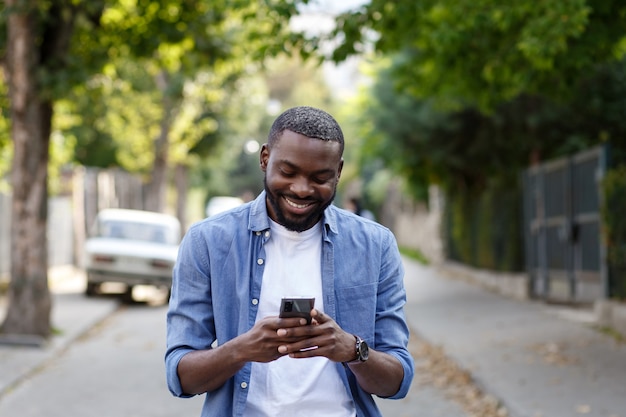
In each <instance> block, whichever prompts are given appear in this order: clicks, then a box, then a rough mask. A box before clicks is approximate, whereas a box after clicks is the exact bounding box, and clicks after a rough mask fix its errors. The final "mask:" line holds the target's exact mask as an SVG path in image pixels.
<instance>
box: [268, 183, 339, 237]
mask: <svg viewBox="0 0 626 417" xmlns="http://www.w3.org/2000/svg"><path fill="white" fill-rule="evenodd" d="M263 185H264V187H265V193H266V195H267V201H269V203H270V205H271V206H272V208H273V209H274V213H276V222H277V223H278V224H280V225H281V226H283V227H284V228H286V229H287V230H291V231H292V232H304V231H305V230H308V229H310V228H311V227H313V226H315V224H316V223H317V222H318V221H319V220H320V219H321V218H322V216H323V215H324V210H326V208H327V207H328V206H330V204H331V203H332V202H333V200H334V199H335V195H336V194H337V184H335V188H334V189H333V195H332V196H331V197H330V199H329V200H328V201H326V202H325V203H323V204H321V205H320V206H319V208H317V209H316V210H313V211H312V212H311V213H310V214H308V215H307V216H304V217H301V218H297V219H296V218H293V217H292V218H288V217H287V216H286V215H285V212H284V211H283V209H282V208H281V206H280V204H279V199H281V198H282V196H283V194H281V195H276V194H274V193H272V191H271V190H270V189H269V188H268V186H267V179H266V178H264V179H263Z"/></svg>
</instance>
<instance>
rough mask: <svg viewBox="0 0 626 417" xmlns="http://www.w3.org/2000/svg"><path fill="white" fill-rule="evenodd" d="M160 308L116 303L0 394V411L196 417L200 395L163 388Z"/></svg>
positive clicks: (32, 416) (23, 416)
mask: <svg viewBox="0 0 626 417" xmlns="http://www.w3.org/2000/svg"><path fill="white" fill-rule="evenodd" d="M76 296H77V297H82V295H81V294H76ZM165 312H166V307H165V306H163V305H160V306H150V305H148V304H134V305H128V306H122V307H121V308H120V309H119V310H118V311H116V312H115V313H114V314H113V315H111V316H110V317H108V318H107V319H106V320H105V321H103V322H102V323H101V324H100V325H98V326H97V327H95V328H93V329H91V330H90V331H89V332H88V333H87V334H86V335H85V336H84V337H82V338H81V339H79V340H77V341H76V342H75V343H73V344H72V345H71V346H70V347H69V348H68V349H67V350H66V351H65V352H64V353H63V354H62V355H61V356H60V357H58V358H55V359H54V360H52V361H51V362H49V363H48V364H46V365H45V366H44V367H43V368H42V369H40V370H39V372H38V373H36V374H35V375H34V376H32V377H31V378H30V379H29V380H27V381H25V382H24V383H22V384H21V385H19V386H18V387H17V388H16V389H15V390H14V391H13V392H11V393H9V394H8V395H6V396H4V397H3V398H2V401H0V416H16V417H17V416H20V417H42V416H45V417H57V416H58V417H61V416H63V417H68V416H76V417H89V416H97V417H133V416H137V417H139V416H141V417H145V416H151V417H160V416H163V417H165V416H182V415H187V416H199V415H200V408H201V405H202V398H200V397H197V398H192V399H188V400H182V399H177V398H174V397H173V396H172V395H171V394H170V393H169V391H168V390H167V386H166V383H165V376H164V364H163V352H164V346H165V342H164V340H165Z"/></svg>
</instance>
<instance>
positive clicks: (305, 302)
mask: <svg viewBox="0 0 626 417" xmlns="http://www.w3.org/2000/svg"><path fill="white" fill-rule="evenodd" d="M314 306H315V297H283V299H282V300H281V302H280V314H279V317H283V318H285V317H302V318H305V319H306V322H307V324H311V310H312V309H313V307H314Z"/></svg>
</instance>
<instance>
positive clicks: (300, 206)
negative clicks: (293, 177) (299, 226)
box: [285, 198, 308, 209]
mask: <svg viewBox="0 0 626 417" xmlns="http://www.w3.org/2000/svg"><path fill="white" fill-rule="evenodd" d="M285 201H286V202H287V204H289V205H290V206H291V207H295V208H299V209H303V208H305V207H307V206H308V204H296V203H294V202H293V201H291V200H289V199H288V198H285Z"/></svg>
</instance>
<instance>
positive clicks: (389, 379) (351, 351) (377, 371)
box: [276, 309, 404, 397]
mask: <svg viewBox="0 0 626 417" xmlns="http://www.w3.org/2000/svg"><path fill="white" fill-rule="evenodd" d="M311 317H313V322H312V324H311V325H309V326H296V327H289V328H286V327H281V328H279V329H278V330H277V332H276V334H277V335H278V336H279V337H285V338H291V339H293V340H296V341H294V342H292V343H286V344H282V345H280V346H279V347H278V352H279V353H280V354H288V355H289V356H290V357H292V358H310V357H314V356H324V357H326V358H328V359H330V360H331V361H334V362H344V363H346V362H351V361H353V360H354V359H356V356H357V355H356V341H355V339H354V335H352V334H350V333H347V332H346V331H344V330H343V329H342V328H341V327H339V325H338V324H337V323H336V322H335V321H334V320H333V319H331V318H330V317H329V316H327V315H326V314H323V313H321V312H319V311H317V310H315V309H314V310H312V311H311ZM348 366H349V367H350V370H351V371H352V372H353V373H354V375H355V377H356V379H357V382H358V383H359V385H360V386H361V388H363V389H364V390H365V391H367V392H369V393H370V394H375V395H378V396H381V397H390V396H392V395H394V394H395V393H396V392H398V389H400V384H401V382H402V378H403V376H404V370H403V369H402V364H401V363H400V361H399V360H398V359H397V358H395V357H393V356H392V355H390V354H388V353H385V352H378V351H376V350H374V349H372V348H371V347H370V350H369V358H368V360H367V361H366V362H361V363H350V364H349V365H348Z"/></svg>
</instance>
